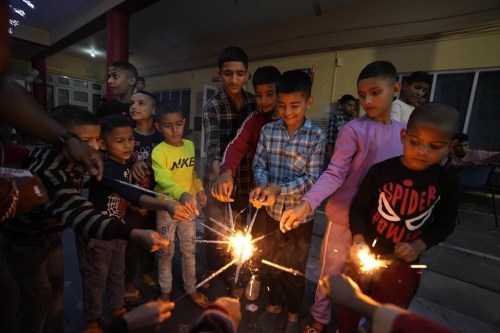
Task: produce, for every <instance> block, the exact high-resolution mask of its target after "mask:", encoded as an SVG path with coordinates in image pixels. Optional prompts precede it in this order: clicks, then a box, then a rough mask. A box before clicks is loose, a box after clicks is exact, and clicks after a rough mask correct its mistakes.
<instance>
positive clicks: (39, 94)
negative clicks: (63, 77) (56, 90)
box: [31, 58, 47, 110]
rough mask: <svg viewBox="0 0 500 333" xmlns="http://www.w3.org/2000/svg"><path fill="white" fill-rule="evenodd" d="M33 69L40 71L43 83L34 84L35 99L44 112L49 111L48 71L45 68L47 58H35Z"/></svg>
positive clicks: (39, 74)
mask: <svg viewBox="0 0 500 333" xmlns="http://www.w3.org/2000/svg"><path fill="white" fill-rule="evenodd" d="M31 67H33V69H36V70H38V77H39V78H40V79H41V80H42V83H38V84H37V83H35V81H37V79H35V81H34V82H33V83H32V85H33V97H35V99H36V100H37V101H38V103H40V105H41V106H42V108H43V109H44V110H47V70H46V68H45V58H34V59H32V60H31Z"/></svg>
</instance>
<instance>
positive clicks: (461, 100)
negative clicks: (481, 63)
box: [400, 69, 500, 151]
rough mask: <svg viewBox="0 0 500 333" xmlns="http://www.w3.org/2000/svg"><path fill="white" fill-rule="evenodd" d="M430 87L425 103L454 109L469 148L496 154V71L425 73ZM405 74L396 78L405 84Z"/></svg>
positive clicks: (499, 112)
mask: <svg viewBox="0 0 500 333" xmlns="http://www.w3.org/2000/svg"><path fill="white" fill-rule="evenodd" d="M429 74H431V75H433V80H432V82H433V84H432V87H431V94H430V98H429V100H430V101H432V102H442V103H446V104H449V105H451V106H453V107H455V108H456V109H457V110H458V111H459V112H460V129H461V131H462V132H464V133H467V134H468V135H469V136H470V144H471V148H474V149H484V150H490V151H500V131H498V129H497V128H498V127H499V126H500V103H499V101H500V90H499V89H498V88H497V87H499V86H500V70H499V69H480V70H464V71H450V72H434V73H432V72H429ZM408 75H409V73H404V74H403V75H400V81H401V82H405V80H406V78H407V77H408Z"/></svg>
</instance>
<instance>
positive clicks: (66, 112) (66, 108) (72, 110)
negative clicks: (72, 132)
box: [50, 104, 99, 129]
mask: <svg viewBox="0 0 500 333" xmlns="http://www.w3.org/2000/svg"><path fill="white" fill-rule="evenodd" d="M50 115H51V116H52V118H53V119H54V120H55V121H57V122H58V123H59V124H61V125H62V126H63V127H64V128H66V129H68V128H70V127H80V126H86V125H99V122H98V121H97V118H96V117H95V116H94V115H93V114H92V113H91V112H90V111H88V110H86V109H84V108H82V107H80V106H76V105H71V104H65V105H60V106H58V107H56V108H54V109H52V111H51V112H50Z"/></svg>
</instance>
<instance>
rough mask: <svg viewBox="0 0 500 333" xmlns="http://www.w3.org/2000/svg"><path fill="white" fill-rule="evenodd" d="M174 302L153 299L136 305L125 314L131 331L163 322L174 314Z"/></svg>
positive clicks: (124, 317)
mask: <svg viewBox="0 0 500 333" xmlns="http://www.w3.org/2000/svg"><path fill="white" fill-rule="evenodd" d="M174 307H175V304H174V303H173V302H162V301H152V302H148V303H145V304H142V305H141V306H138V307H136V308H135V309H133V310H132V311H130V312H127V313H126V314H124V315H123V319H125V321H126V322H127V326H128V329H129V332H132V331H141V332H142V330H143V329H145V328H147V327H154V326H156V325H159V324H161V323H162V322H164V321H165V320H167V319H168V318H170V317H171V316H172V310H173V309H174Z"/></svg>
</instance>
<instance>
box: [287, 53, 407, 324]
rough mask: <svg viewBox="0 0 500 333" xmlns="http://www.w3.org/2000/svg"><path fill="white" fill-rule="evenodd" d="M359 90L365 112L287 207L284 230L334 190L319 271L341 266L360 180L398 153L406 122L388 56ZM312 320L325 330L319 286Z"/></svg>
mask: <svg viewBox="0 0 500 333" xmlns="http://www.w3.org/2000/svg"><path fill="white" fill-rule="evenodd" d="M357 85H358V95H359V100H360V102H361V106H362V107H363V109H364V110H365V111H366V115H364V116H363V117H360V118H356V119H354V120H352V121H350V122H348V123H346V124H345V125H344V126H342V127H341V128H340V130H339V134H338V136H337V140H336V142H335V149H334V152H333V156H332V159H331V160H330V163H329V165H328V167H327V169H326V170H325V171H324V172H323V173H322V174H321V176H320V177H319V179H318V181H317V182H316V183H315V184H314V185H313V186H312V188H311V189H310V190H309V191H308V192H307V193H306V194H305V195H304V197H303V198H302V201H301V202H300V203H299V204H298V205H297V206H295V207H291V209H288V210H287V211H285V212H284V213H283V216H282V218H281V221H280V228H281V229H282V230H283V231H288V230H292V229H294V228H296V227H298V226H299V221H300V220H302V219H303V218H304V217H306V216H308V214H310V213H311V212H312V211H314V210H315V209H316V208H317V207H318V206H319V205H320V204H321V202H322V201H323V200H324V199H325V198H327V197H328V196H330V198H329V199H328V202H327V204H326V209H325V212H326V216H327V218H328V225H327V228H326V232H325V236H324V238H323V243H322V245H321V257H320V259H321V271H320V276H325V275H333V274H339V273H341V272H342V270H343V267H344V264H345V261H346V259H347V256H348V254H349V247H350V245H351V232H350V230H349V208H350V206H351V202H352V199H353V198H354V196H355V195H356V193H357V190H358V187H359V184H360V183H361V181H362V180H363V177H364V176H365V174H366V172H367V171H368V169H369V168H370V166H371V165H373V164H374V163H377V162H380V161H383V160H385V159H387V158H390V157H394V156H397V155H400V154H401V152H402V145H401V141H400V132H401V129H403V125H402V124H401V123H399V122H397V121H391V118H390V116H389V115H390V112H391V105H392V100H393V98H394V97H396V96H397V94H398V92H399V88H400V84H399V82H398V81H397V72H396V68H394V65H393V64H391V63H390V62H388V61H376V62H373V63H371V64H368V65H367V66H366V67H365V68H364V69H363V70H362V71H361V73H360V74H359V76H358V83H357ZM311 314H312V316H313V318H314V322H313V323H312V324H311V325H308V326H307V327H306V329H305V330H304V332H308V333H317V332H322V331H323V328H324V326H325V325H327V324H328V323H329V322H330V317H331V305H330V301H329V300H328V298H327V297H326V296H325V295H324V294H323V293H321V292H319V291H318V290H317V291H316V299H315V302H314V304H313V306H312V307H311Z"/></svg>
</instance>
